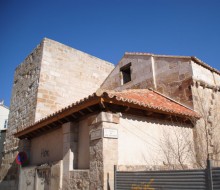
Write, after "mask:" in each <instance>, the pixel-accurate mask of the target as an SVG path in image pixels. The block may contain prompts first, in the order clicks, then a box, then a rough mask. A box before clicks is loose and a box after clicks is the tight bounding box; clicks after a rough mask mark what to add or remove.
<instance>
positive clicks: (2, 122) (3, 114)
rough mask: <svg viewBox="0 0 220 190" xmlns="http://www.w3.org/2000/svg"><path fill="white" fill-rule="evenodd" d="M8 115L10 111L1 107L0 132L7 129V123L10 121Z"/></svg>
mask: <svg viewBox="0 0 220 190" xmlns="http://www.w3.org/2000/svg"><path fill="white" fill-rule="evenodd" d="M8 114H9V109H8V108H6V107H5V106H3V105H0V130H2V129H5V121H8ZM6 127H7V126H6Z"/></svg>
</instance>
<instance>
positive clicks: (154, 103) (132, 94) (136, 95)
mask: <svg viewBox="0 0 220 190" xmlns="http://www.w3.org/2000/svg"><path fill="white" fill-rule="evenodd" d="M103 94H104V95H107V96H108V97H109V98H111V99H114V98H115V99H116V100H118V101H121V102H124V103H129V104H134V105H138V106H140V107H144V108H149V109H151V110H154V111H155V112H163V113H167V114H172V115H179V116H188V117H196V118H198V117H199V115H198V114H197V113H196V112H195V111H193V110H191V109H189V108H187V107H185V106H183V105H181V104H179V103H177V102H175V101H174V100H171V99H169V98H168V97H165V96H163V95H161V94H159V93H157V92H155V91H153V90H149V89H133V90H124V91H121V92H114V91H112V92H111V91H109V92H104V93H103ZM102 96H103V95H102Z"/></svg>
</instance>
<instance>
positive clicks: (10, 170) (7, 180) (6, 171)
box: [0, 160, 19, 190]
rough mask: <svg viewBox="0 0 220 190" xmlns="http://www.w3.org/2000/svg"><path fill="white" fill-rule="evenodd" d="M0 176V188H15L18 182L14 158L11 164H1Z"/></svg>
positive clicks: (17, 169)
mask: <svg viewBox="0 0 220 190" xmlns="http://www.w3.org/2000/svg"><path fill="white" fill-rule="evenodd" d="M3 175H4V177H3ZM0 176H1V178H0V189H4V190H17V189H18V182H19V165H18V164H17V163H16V160H14V162H13V163H12V164H7V166H3V165H1V168H0ZM2 177H3V178H2Z"/></svg>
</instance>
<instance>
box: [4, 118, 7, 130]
mask: <svg viewBox="0 0 220 190" xmlns="http://www.w3.org/2000/svg"><path fill="white" fill-rule="evenodd" d="M7 125H8V120H7V119H6V120H5V123H4V128H5V129H6V128H7Z"/></svg>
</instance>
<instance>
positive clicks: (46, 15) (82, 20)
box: [0, 0, 220, 106]
mask: <svg viewBox="0 0 220 190" xmlns="http://www.w3.org/2000/svg"><path fill="white" fill-rule="evenodd" d="M44 37H48V38H51V39H54V40H56V41H59V42H61V43H64V44H66V45H69V46H71V47H74V48H76V49H79V50H81V51H84V52H87V53H89V54H92V55H94V56H96V57H99V58H101V59H104V60H107V61H110V62H112V63H114V64H116V63H117V62H118V61H119V60H120V59H121V57H122V56H123V54H124V52H125V51H131V52H132V51H134V52H138V51H140V52H150V53H155V54H170V55H193V56H197V57H198V58H200V59H202V60H203V61H204V62H206V63H208V64H209V65H211V66H212V67H215V68H217V69H218V70H220V0H206V1H205V0H117V1H116V0H108V1H107V0H100V1H98V0H87V1H85V0H57V1H56V0H35V1H34V0H0V99H4V100H5V104H6V105H8V106H9V104H10V97H11V89H12V83H13V77H14V76H13V75H14V70H15V68H16V67H17V66H18V65H19V64H20V63H21V62H22V61H23V60H24V59H25V57H26V56H27V55H28V54H29V53H30V52H31V51H32V50H33V49H34V48H35V47H36V46H37V44H39V43H40V41H41V40H42V39H43V38H44Z"/></svg>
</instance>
